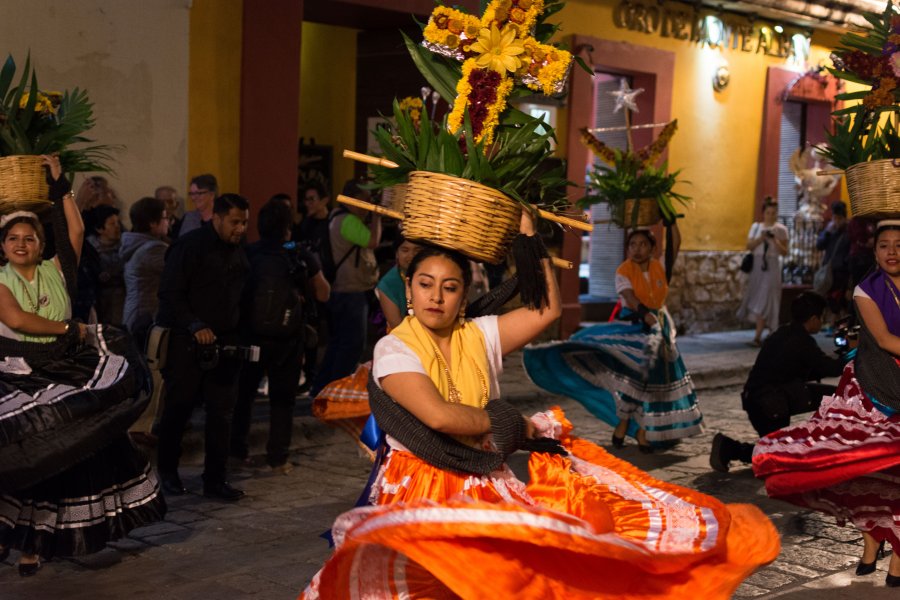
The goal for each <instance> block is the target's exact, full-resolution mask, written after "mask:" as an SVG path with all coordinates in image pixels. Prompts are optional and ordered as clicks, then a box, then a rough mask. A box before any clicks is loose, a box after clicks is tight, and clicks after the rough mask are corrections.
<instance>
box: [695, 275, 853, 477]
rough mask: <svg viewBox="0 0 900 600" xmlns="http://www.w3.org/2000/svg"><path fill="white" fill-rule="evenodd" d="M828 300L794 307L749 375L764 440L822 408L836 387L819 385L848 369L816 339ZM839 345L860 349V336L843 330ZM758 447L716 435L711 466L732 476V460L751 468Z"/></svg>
mask: <svg viewBox="0 0 900 600" xmlns="http://www.w3.org/2000/svg"><path fill="white" fill-rule="evenodd" d="M825 307H826V302H825V299H824V298H823V297H822V296H820V295H818V294H815V293H812V292H804V293H802V294H800V295H799V296H797V298H795V299H794V301H793V302H792V303H791V318H792V320H791V322H790V323H788V324H787V325H782V326H781V327H779V328H778V330H777V331H776V332H775V333H773V334H772V335H770V336H769V337H768V338H766V341H765V342H764V343H763V346H762V348H761V349H760V351H759V354H758V355H757V356H756V362H755V363H754V364H753V368H752V369H751V370H750V375H749V377H748V378H747V383H746V384H745V385H744V390H743V392H742V393H741V400H742V405H743V409H744V410H745V411H747V416H748V417H749V418H750V423H751V424H752V425H753V428H754V429H755V430H756V432H757V433H758V434H759V436H760V437H763V436H765V435H768V434H770V433H772V432H773V431H777V430H779V429H781V428H782V427H787V426H788V425H789V424H790V420H791V416H792V415H797V414H800V413H804V412H810V411H813V410H816V409H818V407H819V404H820V403H821V402H822V397H823V396H829V395H831V394H833V393H834V391H835V386H833V385H825V384H821V383H814V381H817V380H819V379H822V378H823V377H837V376H838V375H840V374H841V371H842V370H843V368H844V363H845V360H844V359H843V358H842V357H829V356H828V355H826V354H825V353H824V352H822V349H821V348H819V345H818V344H817V343H816V340H815V339H814V338H813V335H815V334H816V333H818V332H819V331H820V330H821V329H822V318H823V316H824V313H825ZM839 334H842V335H838V334H836V336H835V342H836V345H837V346H838V351H839V353H841V354H843V353H844V352H843V350H844V349H845V348H846V347H848V346H850V347H855V346H856V339H855V336H852V335H847V334H848V332H847V330H846V328H844V329H843V330H839ZM752 457H753V444H749V443H745V442H739V441H737V440H733V439H731V438H730V437H728V436H726V435H723V434H721V433H717V434H716V435H715V437H714V438H713V443H712V451H711V452H710V455H709V464H710V466H711V467H712V468H713V469H715V470H716V471H720V472H722V473H727V472H728V468H729V462H730V461H733V460H735V461H740V462H743V463H747V464H750V463H751V462H752Z"/></svg>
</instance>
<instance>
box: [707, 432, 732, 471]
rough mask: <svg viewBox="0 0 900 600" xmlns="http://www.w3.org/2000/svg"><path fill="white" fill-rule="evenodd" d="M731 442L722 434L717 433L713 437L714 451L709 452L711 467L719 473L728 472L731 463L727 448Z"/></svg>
mask: <svg viewBox="0 0 900 600" xmlns="http://www.w3.org/2000/svg"><path fill="white" fill-rule="evenodd" d="M730 441H731V439H730V438H728V437H727V436H724V435H722V434H721V433H717V434H716V435H715V436H714V437H713V441H712V450H710V452H709V466H711V467H712V468H713V469H714V470H716V471H718V472H719V473H727V472H728V463H729V462H731V461H730V460H729V458H728V456H727V447H728V445H729V444H728V442H730Z"/></svg>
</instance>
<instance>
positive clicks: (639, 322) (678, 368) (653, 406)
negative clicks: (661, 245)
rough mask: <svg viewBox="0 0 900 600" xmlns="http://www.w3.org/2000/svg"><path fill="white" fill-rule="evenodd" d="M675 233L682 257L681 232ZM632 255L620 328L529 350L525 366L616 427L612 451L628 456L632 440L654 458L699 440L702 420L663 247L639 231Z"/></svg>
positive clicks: (604, 327)
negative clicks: (670, 304) (670, 300)
mask: <svg viewBox="0 0 900 600" xmlns="http://www.w3.org/2000/svg"><path fill="white" fill-rule="evenodd" d="M672 228H673V245H674V248H673V250H674V253H673V255H674V256H677V255H678V246H679V245H680V237H679V234H678V225H677V224H674V223H673V224H672ZM626 248H627V252H628V259H627V260H625V262H623V263H622V264H621V265H619V268H618V269H616V291H617V292H618V294H619V299H620V302H621V305H622V309H621V311H620V312H619V314H618V315H617V320H615V321H611V322H609V323H603V324H600V325H594V326H592V327H588V328H586V329H583V330H581V331H578V332H576V333H575V334H574V335H573V336H572V337H571V338H569V339H568V340H565V341H561V342H552V343H550V344H543V345H538V346H532V347H529V348H526V350H525V356H524V362H525V368H526V370H527V371H528V375H529V376H530V377H531V379H532V380H533V381H534V382H535V383H536V384H537V385H539V386H541V387H543V388H545V389H547V390H549V391H551V392H554V393H558V394H565V395H566V396H569V397H571V398H574V399H575V400H578V402H580V403H582V404H583V405H584V406H585V408H587V409H588V410H589V411H590V412H591V414H593V415H594V416H596V417H598V418H599V419H601V420H603V421H605V422H606V423H609V424H610V425H612V426H613V427H614V428H615V429H614V431H613V435H612V443H613V446H615V447H616V448H621V447H622V446H623V445H624V444H625V436H626V434H627V435H632V436H634V437H635V439H636V440H637V442H638V446H639V448H640V450H641V451H642V452H652V451H653V449H654V446H655V445H665V444H666V443H671V442H673V441H675V440H679V439H681V438H684V437H688V436H692V435H696V434H698V433H700V432H701V431H702V422H703V415H702V414H701V413H700V408H699V406H698V404H697V395H696V394H695V393H694V384H693V383H692V382H691V378H690V375H689V374H688V372H687V368H686V367H685V365H684V361H683V360H682V358H681V355H680V354H679V352H678V346H677V345H676V344H675V325H674V323H673V322H672V317H671V316H670V315H669V313H668V311H667V310H666V308H665V302H666V296H667V295H668V290H669V286H668V283H667V282H666V272H665V268H664V267H663V265H662V263H661V262H660V261H658V260H657V259H655V258H653V251H654V249H655V248H656V239H655V237H654V236H653V234H652V232H650V231H649V230H647V229H635V230H632V231H631V232H630V233H629V234H628V237H627V238H626ZM673 261H674V258H673Z"/></svg>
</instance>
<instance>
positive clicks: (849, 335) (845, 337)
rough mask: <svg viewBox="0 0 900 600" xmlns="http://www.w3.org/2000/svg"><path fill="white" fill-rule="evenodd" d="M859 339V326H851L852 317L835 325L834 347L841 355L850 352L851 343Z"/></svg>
mask: <svg viewBox="0 0 900 600" xmlns="http://www.w3.org/2000/svg"><path fill="white" fill-rule="evenodd" d="M857 339H859V325H851V324H850V317H844V318H843V319H841V320H839V321H838V322H837V323H835V324H834V346H835V348H836V349H837V352H838V353H839V354H843V353H845V352H848V351H849V350H850V342H851V341H855V340H857Z"/></svg>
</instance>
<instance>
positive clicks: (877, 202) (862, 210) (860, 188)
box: [845, 158, 900, 217]
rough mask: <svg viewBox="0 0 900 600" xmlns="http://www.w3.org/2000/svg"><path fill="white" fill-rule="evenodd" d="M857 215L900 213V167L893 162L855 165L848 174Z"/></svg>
mask: <svg viewBox="0 0 900 600" xmlns="http://www.w3.org/2000/svg"><path fill="white" fill-rule="evenodd" d="M845 175H846V177H847V191H848V192H849V193H850V207H851V208H852V210H853V215H854V216H863V215H866V216H870V217H874V216H888V215H897V214H898V213H900V164H898V166H894V161H893V160H892V159H889V158H886V159H884V160H873V161H871V162H864V163H858V164H855V165H851V166H850V167H849V168H848V169H847V171H846V172H845Z"/></svg>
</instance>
